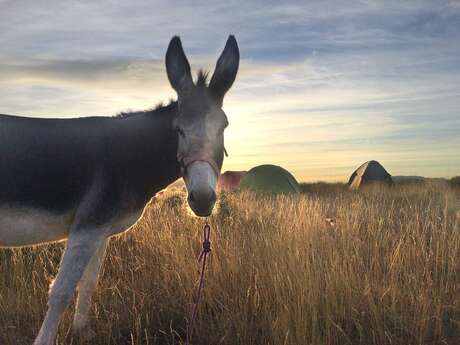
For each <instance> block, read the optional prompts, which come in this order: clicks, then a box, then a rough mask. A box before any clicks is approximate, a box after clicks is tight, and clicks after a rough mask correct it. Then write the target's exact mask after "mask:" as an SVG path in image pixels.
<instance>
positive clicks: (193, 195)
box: [189, 192, 196, 202]
mask: <svg viewBox="0 0 460 345" xmlns="http://www.w3.org/2000/svg"><path fill="white" fill-rule="evenodd" d="M189 199H190V201H191V202H195V201H196V197H195V192H191V193H190V195H189Z"/></svg>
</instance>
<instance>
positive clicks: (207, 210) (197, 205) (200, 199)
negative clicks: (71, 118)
mask: <svg viewBox="0 0 460 345" xmlns="http://www.w3.org/2000/svg"><path fill="white" fill-rule="evenodd" d="M215 203H216V192H215V191H214V190H213V189H211V188H201V189H199V190H194V191H191V192H190V193H189V195H188V204H189V206H190V208H191V209H192V211H193V212H194V213H195V214H196V215H197V216H198V217H208V216H209V215H210V214H211V212H212V209H213V208H214V204H215Z"/></svg>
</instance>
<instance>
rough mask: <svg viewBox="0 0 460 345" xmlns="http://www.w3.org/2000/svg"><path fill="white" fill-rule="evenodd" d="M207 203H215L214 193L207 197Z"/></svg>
mask: <svg viewBox="0 0 460 345" xmlns="http://www.w3.org/2000/svg"><path fill="white" fill-rule="evenodd" d="M209 202H210V203H211V204H214V203H215V202H216V192H214V191H212V193H211V196H210V197H209Z"/></svg>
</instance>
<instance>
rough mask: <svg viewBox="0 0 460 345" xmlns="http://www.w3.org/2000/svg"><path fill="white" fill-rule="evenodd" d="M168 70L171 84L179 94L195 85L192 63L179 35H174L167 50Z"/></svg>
mask: <svg viewBox="0 0 460 345" xmlns="http://www.w3.org/2000/svg"><path fill="white" fill-rule="evenodd" d="M166 72H167V74H168V79H169V82H170V83H171V86H172V87H173V89H174V90H176V92H177V94H178V95H179V96H180V95H181V94H183V93H184V92H186V91H187V90H188V89H190V88H191V87H192V86H193V79H192V74H191V73H190V64H189V63H188V61H187V57H186V56H185V53H184V50H183V49H182V43H181V41H180V38H179V37H178V36H174V37H173V38H172V39H171V42H169V46H168V51H167V52H166Z"/></svg>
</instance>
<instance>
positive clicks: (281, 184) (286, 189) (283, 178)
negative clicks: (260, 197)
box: [239, 164, 300, 194]
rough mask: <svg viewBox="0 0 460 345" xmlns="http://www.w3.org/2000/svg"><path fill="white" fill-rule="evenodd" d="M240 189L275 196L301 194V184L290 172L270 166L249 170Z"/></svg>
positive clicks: (242, 180)
mask: <svg viewBox="0 0 460 345" xmlns="http://www.w3.org/2000/svg"><path fill="white" fill-rule="evenodd" d="M239 189H240V190H249V191H253V192H263V193H274V194H288V193H299V192H300V186H299V183H298V182H297V181H296V179H295V177H294V176H292V174H291V173H290V172H289V171H287V170H286V169H283V168H281V167H279V166H276V165H270V164H266V165H259V166H256V167H254V168H252V169H251V170H249V171H248V173H247V174H246V175H245V176H244V177H243V178H242V179H241V182H240V185H239Z"/></svg>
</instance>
